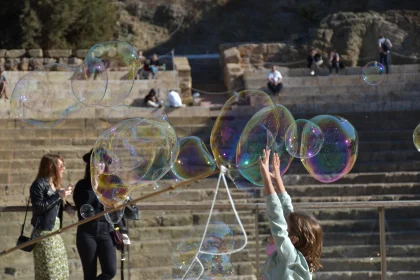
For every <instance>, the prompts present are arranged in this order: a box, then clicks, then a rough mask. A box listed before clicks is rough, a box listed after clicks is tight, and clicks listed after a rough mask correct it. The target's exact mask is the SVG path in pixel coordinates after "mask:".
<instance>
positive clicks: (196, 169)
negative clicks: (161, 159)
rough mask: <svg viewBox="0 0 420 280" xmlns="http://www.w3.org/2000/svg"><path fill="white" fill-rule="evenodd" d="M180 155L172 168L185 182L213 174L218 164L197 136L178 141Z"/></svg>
mask: <svg viewBox="0 0 420 280" xmlns="http://www.w3.org/2000/svg"><path fill="white" fill-rule="evenodd" d="M178 145H179V154H178V157H177V158H176V160H175V163H174V165H173V166H172V168H171V169H172V171H173V172H174V174H175V175H176V176H177V177H178V178H181V179H183V180H188V179H192V178H195V177H198V176H201V175H205V174H208V173H210V172H213V171H214V170H215V169H216V162H215V160H214V159H213V157H212V156H211V154H210V153H209V151H208V150H207V147H206V145H205V144H204V142H203V141H202V140H201V139H200V138H198V137H196V136H188V137H184V138H182V139H179V140H178Z"/></svg>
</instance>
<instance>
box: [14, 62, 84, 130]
mask: <svg viewBox="0 0 420 280" xmlns="http://www.w3.org/2000/svg"><path fill="white" fill-rule="evenodd" d="M73 74H74V69H72V68H70V67H68V66H66V65H62V64H58V63H51V64H46V65H44V66H43V67H41V68H38V69H36V70H35V71H32V72H29V73H28V74H26V75H25V76H23V77H22V78H20V80H19V81H18V82H17V83H16V85H15V88H14V90H13V93H12V96H11V99H10V111H11V115H12V116H14V117H16V118H18V119H20V120H21V121H23V122H25V123H29V124H32V125H35V126H38V127H41V128H51V127H55V126H56V125H58V124H59V123H60V122H61V121H62V120H63V119H64V118H65V117H66V116H68V115H69V114H71V113H74V112H76V111H78V110H80V109H82V108H83V107H84V105H83V104H82V103H81V102H80V101H79V100H77V99H76V98H75V97H74V95H73V91H72V88H71V79H72V77H73Z"/></svg>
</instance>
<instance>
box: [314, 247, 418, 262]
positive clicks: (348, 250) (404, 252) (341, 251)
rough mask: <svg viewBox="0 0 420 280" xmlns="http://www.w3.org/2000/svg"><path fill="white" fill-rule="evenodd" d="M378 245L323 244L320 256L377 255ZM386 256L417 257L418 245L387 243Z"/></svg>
mask: <svg viewBox="0 0 420 280" xmlns="http://www.w3.org/2000/svg"><path fill="white" fill-rule="evenodd" d="M378 252H379V246H376V245H359V246H347V247H343V246H325V247H324V248H322V258H330V259H334V258H357V257H378ZM386 256H387V258H388V257H419V256H420V246H419V245H387V246H386Z"/></svg>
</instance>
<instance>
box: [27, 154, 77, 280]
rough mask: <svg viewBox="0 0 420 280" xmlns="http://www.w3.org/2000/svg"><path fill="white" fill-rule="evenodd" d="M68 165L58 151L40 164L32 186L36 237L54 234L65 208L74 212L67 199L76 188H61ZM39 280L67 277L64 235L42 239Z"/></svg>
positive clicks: (37, 250) (37, 264)
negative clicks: (65, 164) (65, 165)
mask: <svg viewBox="0 0 420 280" xmlns="http://www.w3.org/2000/svg"><path fill="white" fill-rule="evenodd" d="M64 170H65V167H64V159H63V158H62V157H61V156H60V155H58V154H46V155H44V156H43V157H42V159H41V162H40V164H39V170H38V175H37V176H36V179H35V181H34V182H33V183H32V185H31V188H30V196H31V201H32V219H31V224H32V225H33V226H34V238H37V237H39V236H44V235H47V234H50V233H51V232H54V231H57V230H58V229H59V228H61V225H62V218H63V211H66V212H67V213H68V214H69V215H70V216H72V215H74V210H73V208H72V207H71V205H70V204H69V203H68V202H66V205H65V206H63V201H64V202H65V199H66V197H68V196H70V195H71V193H72V190H73V187H72V186H71V185H69V186H68V187H67V189H63V188H62V187H61V180H62V178H63V173H64ZM33 257H34V268H35V280H51V279H54V280H67V279H69V266H68V261H67V252H66V247H65V246H64V242H63V239H62V238H61V236H60V235H54V236H51V237H49V238H46V239H44V240H42V241H40V242H38V243H37V244H36V245H35V247H34V250H33Z"/></svg>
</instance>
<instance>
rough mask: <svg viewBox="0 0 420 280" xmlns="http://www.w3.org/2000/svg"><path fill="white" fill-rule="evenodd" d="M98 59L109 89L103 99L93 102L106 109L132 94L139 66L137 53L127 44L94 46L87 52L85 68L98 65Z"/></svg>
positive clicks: (116, 43) (104, 43)
mask: <svg viewBox="0 0 420 280" xmlns="http://www.w3.org/2000/svg"><path fill="white" fill-rule="evenodd" d="M98 59H99V60H100V61H101V62H102V65H103V66H104V67H105V69H106V72H107V76H108V87H107V88H106V92H105V96H104V97H103V99H101V100H99V99H97V100H93V98H92V101H91V102H94V104H99V105H101V106H105V107H110V106H114V105H117V104H119V103H120V102H121V101H122V100H124V99H125V98H126V97H127V96H128V95H129V94H130V92H131V89H132V87H133V83H134V79H135V76H136V74H137V70H138V64H139V57H138V54H137V51H136V50H135V48H134V47H133V46H132V45H130V44H129V43H127V42H123V41H108V42H103V43H100V44H96V45H94V46H93V47H92V48H90V50H89V51H88V52H87V54H86V59H85V62H84V63H85V67H87V68H89V65H90V64H92V63H93V64H95V63H97V61H98ZM97 97H98V98H99V97H100V96H99V95H98V96H97Z"/></svg>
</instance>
